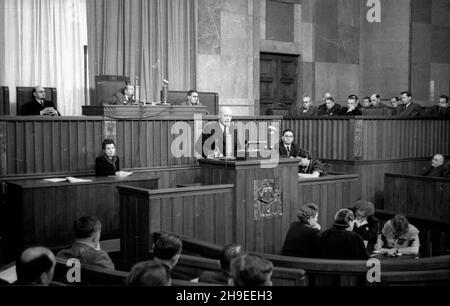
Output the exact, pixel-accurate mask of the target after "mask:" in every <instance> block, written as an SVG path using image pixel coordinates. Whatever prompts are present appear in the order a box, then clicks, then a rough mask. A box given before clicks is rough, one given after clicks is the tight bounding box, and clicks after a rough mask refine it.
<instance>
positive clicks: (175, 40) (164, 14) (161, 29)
mask: <svg viewBox="0 0 450 306" xmlns="http://www.w3.org/2000/svg"><path fill="white" fill-rule="evenodd" d="M195 6H196V0H151V1H149V0H92V1H88V2H87V14H88V41H89V43H88V45H89V47H88V54H89V79H90V87H91V89H93V88H94V87H95V84H94V80H95V76H96V75H102V74H104V75H125V76H128V77H130V80H131V81H132V83H134V81H135V78H136V77H138V78H139V83H140V86H141V87H140V99H141V101H147V102H151V101H159V100H160V90H161V87H162V80H163V79H168V80H169V90H188V89H191V88H195V80H196V76H195V68H196V67H195V65H196V62H195V56H196V16H195V9H196V8H195ZM97 103H98V101H97Z"/></svg>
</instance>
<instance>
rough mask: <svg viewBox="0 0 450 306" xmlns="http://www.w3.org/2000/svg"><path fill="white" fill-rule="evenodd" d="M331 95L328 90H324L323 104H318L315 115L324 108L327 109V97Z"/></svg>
mask: <svg viewBox="0 0 450 306" xmlns="http://www.w3.org/2000/svg"><path fill="white" fill-rule="evenodd" d="M332 97H333V96H332V95H331V93H329V92H326V93H325V94H324V95H323V104H320V105H319V107H318V108H317V115H318V114H319V113H320V112H322V111H325V110H326V109H327V103H326V102H327V99H328V98H332Z"/></svg>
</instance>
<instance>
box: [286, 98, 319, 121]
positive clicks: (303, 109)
mask: <svg viewBox="0 0 450 306" xmlns="http://www.w3.org/2000/svg"><path fill="white" fill-rule="evenodd" d="M311 104H312V103H311V98H310V97H304V98H303V100H302V102H301V103H300V101H298V102H297V103H294V104H293V105H292V115H293V116H299V117H302V116H316V115H317V107H315V106H312V105H311Z"/></svg>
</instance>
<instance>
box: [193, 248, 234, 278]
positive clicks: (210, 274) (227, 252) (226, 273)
mask: <svg viewBox="0 0 450 306" xmlns="http://www.w3.org/2000/svg"><path fill="white" fill-rule="evenodd" d="M242 254H243V250H242V246H241V245H239V244H233V243H232V244H228V245H227V246H225V248H224V249H223V250H222V254H221V255H220V267H221V268H222V271H220V272H216V271H204V272H202V274H200V276H199V278H198V281H199V282H202V283H213V284H220V285H224V286H226V285H228V280H229V279H230V277H231V275H230V264H231V261H232V260H233V259H234V258H236V257H239V256H241V255H242Z"/></svg>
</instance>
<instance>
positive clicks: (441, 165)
mask: <svg viewBox="0 0 450 306" xmlns="http://www.w3.org/2000/svg"><path fill="white" fill-rule="evenodd" d="M422 175H423V176H432V177H441V178H450V177H449V176H450V169H449V166H448V165H446V164H445V160H444V155H442V154H436V155H434V156H433V159H432V160H431V166H430V167H428V168H427V169H425V170H424V171H423V172H422Z"/></svg>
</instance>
